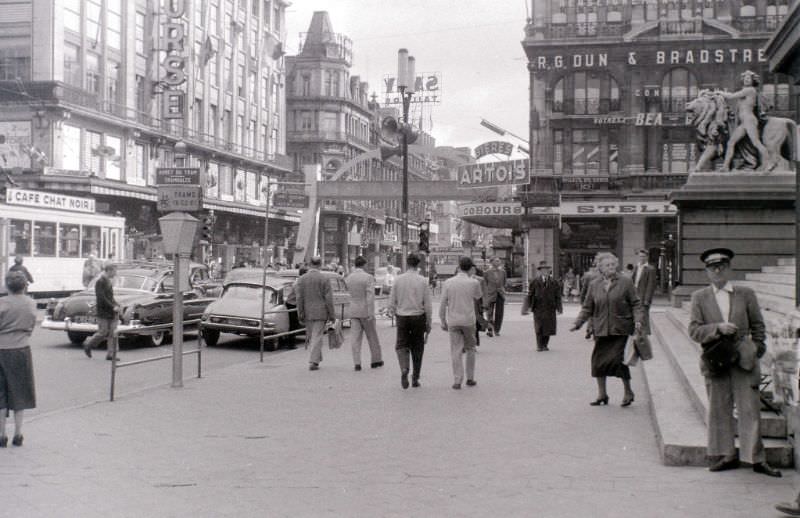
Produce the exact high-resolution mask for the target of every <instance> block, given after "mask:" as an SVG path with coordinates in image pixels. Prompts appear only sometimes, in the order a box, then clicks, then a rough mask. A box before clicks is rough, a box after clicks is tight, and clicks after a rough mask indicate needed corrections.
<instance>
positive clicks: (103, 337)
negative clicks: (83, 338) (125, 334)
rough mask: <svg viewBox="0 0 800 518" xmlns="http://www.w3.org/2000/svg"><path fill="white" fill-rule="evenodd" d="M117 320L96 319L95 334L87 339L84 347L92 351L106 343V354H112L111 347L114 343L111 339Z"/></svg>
mask: <svg viewBox="0 0 800 518" xmlns="http://www.w3.org/2000/svg"><path fill="white" fill-rule="evenodd" d="M118 323H119V320H117V319H116V318H99V317H98V319H97V332H96V333H95V334H93V335H92V336H90V337H89V340H87V342H86V347H87V348H89V349H94V348H95V347H97V346H98V345H100V344H101V343H103V342H107V344H106V345H107V347H108V354H112V352H113V351H112V350H111V345H112V343H113V342H114V341H113V340H112V339H111V338H112V336H113V335H114V330H115V329H117V324H118Z"/></svg>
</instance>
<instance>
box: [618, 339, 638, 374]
mask: <svg viewBox="0 0 800 518" xmlns="http://www.w3.org/2000/svg"><path fill="white" fill-rule="evenodd" d="M622 363H623V365H627V366H628V367H633V366H634V365H636V364H637V363H639V354H638V353H637V352H636V339H635V338H634V337H632V336H630V337H628V341H627V342H626V343H625V352H624V353H623V356H622Z"/></svg>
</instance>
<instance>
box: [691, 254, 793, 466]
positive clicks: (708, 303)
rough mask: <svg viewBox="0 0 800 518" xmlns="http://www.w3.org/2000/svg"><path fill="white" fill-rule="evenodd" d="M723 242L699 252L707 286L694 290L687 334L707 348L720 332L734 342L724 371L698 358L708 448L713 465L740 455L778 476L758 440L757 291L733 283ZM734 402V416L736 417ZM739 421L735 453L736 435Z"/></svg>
mask: <svg viewBox="0 0 800 518" xmlns="http://www.w3.org/2000/svg"><path fill="white" fill-rule="evenodd" d="M733 255H734V254H733V252H732V251H731V250H728V249H727V248H712V249H709V250H706V251H705V252H703V253H702V254H700V260H701V261H702V262H703V263H704V264H705V268H706V274H707V275H708V278H709V280H710V281H711V286H708V287H706V288H702V289H700V290H697V291H695V292H694V293H693V294H692V311H691V321H690V322H689V334H690V335H691V337H692V339H693V340H695V341H696V342H698V343H700V345H701V346H702V347H703V348H704V349H706V348H707V347H708V346H709V345H711V344H712V343H714V342H716V341H718V340H720V338H722V337H723V336H726V335H727V336H732V337H733V339H734V340H735V342H736V351H737V352H738V361H737V362H736V364H735V365H733V366H732V367H730V368H729V369H727V370H726V371H725V372H722V373H715V374H712V372H711V371H710V369H709V368H708V366H707V365H706V364H705V362H703V361H702V360H701V363H700V369H701V371H702V372H703V376H705V379H706V390H707V392H708V449H707V455H708V457H709V458H710V459H712V463H711V466H710V467H709V469H710V470H711V471H724V470H728V469H734V468H737V467H739V461H740V459H741V460H742V461H744V462H746V463H749V464H750V465H752V467H753V471H755V472H756V473H763V474H765V475H768V476H771V477H780V476H781V472H780V471H778V470H776V469H773V468H772V467H770V466H769V465H768V464H767V463H766V461H765V455H764V444H763V442H762V440H761V401H760V393H759V389H758V384H759V381H760V379H761V375H760V371H759V365H758V363H759V361H758V359H759V358H761V356H763V354H764V352H766V350H767V346H766V344H765V342H764V340H765V339H766V332H765V326H764V319H763V318H762V316H761V310H760V309H759V307H758V300H756V295H755V293H754V292H753V290H751V289H750V288H746V287H741V286H733V285H731V283H730V282H728V281H729V279H730V276H731V259H733ZM734 403H735V404H736V409H737V412H738V419H734V415H733V407H734ZM737 421H738V436H739V456H738V457H737V456H736V444H735V438H736V435H737V429H736V427H735V426H734V423H735V422H737Z"/></svg>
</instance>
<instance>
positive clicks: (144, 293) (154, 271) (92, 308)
mask: <svg viewBox="0 0 800 518" xmlns="http://www.w3.org/2000/svg"><path fill="white" fill-rule="evenodd" d="M187 277H188V281H189V283H190V284H189V286H190V287H191V290H189V291H187V292H185V293H184V294H183V303H184V309H183V314H184V319H185V320H193V319H197V318H200V316H201V315H202V314H203V310H205V308H206V306H208V305H209V304H210V303H211V302H212V301H213V300H214V299H215V297H208V296H205V294H206V293H209V292H211V293H213V291H214V290H215V289H216V288H214V287H213V285H212V282H211V281H210V278H209V276H208V268H207V267H206V265H204V264H200V263H191V264H190V266H189V271H188V272H187ZM205 281H209V282H205ZM95 282H97V279H94V280H92V282H91V283H90V284H89V286H88V288H87V289H85V290H83V291H80V292H78V293H75V294H73V295H71V296H69V297H67V298H65V299H62V300H61V301H58V302H57V301H55V300H52V301H50V303H49V304H48V306H47V311H46V313H45V317H44V320H43V321H42V324H41V325H42V328H43V329H51V330H56V331H66V332H67V336H68V337H69V340H70V342H72V343H73V344H75V345H81V344H82V343H83V341H84V340H86V338H87V337H88V336H90V335H92V334H93V333H94V332H95V331H97V313H96V296H95V291H94V284H95ZM174 282H175V279H174V275H173V268H172V264H170V263H144V262H142V263H121V264H118V265H117V275H116V276H115V277H114V280H113V285H114V299H115V300H116V301H117V303H118V304H119V305H120V315H119V325H118V327H117V329H118V330H119V331H122V332H123V338H124V337H126V336H125V335H127V336H134V337H140V338H143V339H144V342H145V344H146V345H151V346H158V345H161V344H162V343H163V342H164V339H165V337H166V336H167V335H168V334H169V331H168V330H155V331H148V330H146V329H142V328H144V327H146V326H151V325H156V324H168V323H171V322H172V310H173V307H174V299H175V296H174V288H173V286H174ZM220 289H221V287H220ZM136 330H141V331H138V332H136V333H130V334H129V333H125V332H127V331H136Z"/></svg>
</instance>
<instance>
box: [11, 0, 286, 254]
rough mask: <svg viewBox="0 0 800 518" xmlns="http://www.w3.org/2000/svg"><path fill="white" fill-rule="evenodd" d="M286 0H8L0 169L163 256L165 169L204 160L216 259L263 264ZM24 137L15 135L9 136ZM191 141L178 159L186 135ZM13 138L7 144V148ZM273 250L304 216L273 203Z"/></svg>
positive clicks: (278, 152) (276, 163)
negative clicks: (110, 218) (119, 227)
mask: <svg viewBox="0 0 800 518" xmlns="http://www.w3.org/2000/svg"><path fill="white" fill-rule="evenodd" d="M286 5H288V3H287V2H284V1H283V0H197V1H192V2H188V1H184V0H171V1H165V0H130V1H128V0H27V1H26V0H20V1H15V2H3V3H0V27H2V30H0V135H6V144H5V148H4V153H3V156H4V157H5V160H4V161H3V162H2V163H0V168H3V169H6V170H8V171H10V172H11V173H12V176H13V178H14V181H15V182H16V183H17V184H18V185H20V186H22V187H25V188H32V189H39V190H45V191H55V192H61V193H68V194H79V195H84V196H91V197H93V198H95V199H96V201H97V207H98V211H100V212H108V213H112V214H113V213H117V214H121V215H123V216H124V217H125V219H126V229H125V230H126V236H127V243H126V245H127V246H126V250H127V254H126V255H127V256H128V257H129V258H141V257H153V256H156V255H158V254H159V244H158V243H159V239H160V238H159V236H158V222H157V218H158V216H159V214H158V213H157V211H156V187H155V180H156V169H157V168H159V167H172V166H176V165H184V166H187V167H197V168H199V169H200V172H201V178H202V180H201V181H202V183H203V191H204V192H203V193H204V199H203V202H202V211H200V212H197V213H195V215H196V216H198V217H203V216H209V215H210V214H212V213H213V216H214V217H215V223H214V228H213V238H212V240H211V243H210V246H207V245H206V246H205V247H204V249H203V250H200V249H198V250H197V251H196V254H195V255H196V257H197V258H200V256H201V254H202V255H205V257H204V258H205V259H208V258H209V256H213V257H215V258H218V259H221V260H222V261H223V262H224V263H225V265H224V266H225V267H230V265H231V264H232V263H233V262H234V261H240V260H252V261H260V260H261V256H260V254H262V253H263V249H262V247H261V245H263V244H264V243H263V241H264V231H263V223H264V217H265V214H264V213H265V210H264V205H265V198H264V194H263V192H262V186H264V185H265V182H266V178H267V176H268V175H269V176H273V175H281V174H284V173H288V172H290V171H291V164H290V163H289V162H288V160H287V159H286V157H285V137H286V135H285V131H284V127H285V110H284V106H285V100H284V78H285V76H284V58H283V41H284V38H285V23H284V16H285V8H286ZM12 140H13V142H14V145H9V142H10V141H12ZM178 142H183V144H185V148H184V147H183V144H181V145H179V146H178V148H177V149H178V150H179V151H182V152H181V153H180V154H179V155H178V156H176V153H175V151H176V144H177V143H178ZM0 146H2V144H0ZM269 218H270V233H269V244H270V245H271V249H270V252H269V253H270V257H269V258H268V259H267V260H269V261H272V260H287V257H286V256H285V250H286V245H287V238H288V237H289V236H290V234H291V233H292V228H293V227H294V226H296V223H297V221H299V217H298V215H297V214H296V213H291V212H287V211H283V210H273V211H271V213H270V215H269Z"/></svg>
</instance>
